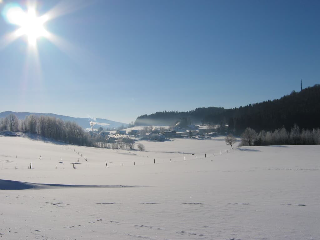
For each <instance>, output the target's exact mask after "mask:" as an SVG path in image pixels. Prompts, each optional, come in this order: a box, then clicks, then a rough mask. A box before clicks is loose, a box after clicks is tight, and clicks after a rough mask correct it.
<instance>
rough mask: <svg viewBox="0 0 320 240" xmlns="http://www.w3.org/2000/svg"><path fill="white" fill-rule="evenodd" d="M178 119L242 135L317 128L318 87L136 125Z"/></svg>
mask: <svg viewBox="0 0 320 240" xmlns="http://www.w3.org/2000/svg"><path fill="white" fill-rule="evenodd" d="M181 119H188V121H190V122H191V123H195V124H196V123H210V124H228V125H229V131H235V132H241V131H243V130H244V129H245V128H247V127H250V128H253V129H255V130H257V131H261V130H275V129H278V128H281V127H285V128H286V129H288V130H289V129H291V128H292V127H293V126H294V124H297V125H298V126H299V127H300V128H301V129H303V128H304V129H311V130H312V129H313V128H319V127H320V85H315V86H313V87H309V88H306V89H303V90H302V91H301V92H295V91H293V92H292V93H291V94H290V95H286V96H283V97H282V98H280V99H276V100H273V101H270V100H268V101H264V102H261V103H255V104H249V105H247V106H244V107H239V108H233V109H224V108H214V107H209V108H197V109H195V110H193V111H189V112H166V111H165V112H157V113H154V114H150V115H142V116H140V117H138V118H137V120H136V121H135V125H173V124H175V123H176V122H177V121H180V120H181Z"/></svg>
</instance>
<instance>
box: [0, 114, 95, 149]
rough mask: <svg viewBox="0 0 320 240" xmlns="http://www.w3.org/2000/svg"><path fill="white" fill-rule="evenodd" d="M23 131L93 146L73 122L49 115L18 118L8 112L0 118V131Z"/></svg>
mask: <svg viewBox="0 0 320 240" xmlns="http://www.w3.org/2000/svg"><path fill="white" fill-rule="evenodd" d="M5 130H8V131H12V132H23V133H30V134H37V135H40V136H42V137H45V138H50V139H53V140H57V141H62V142H65V143H68V144H76V145H80V146H93V145H94V141H93V140H92V139H91V137H90V135H89V134H88V133H87V132H85V131H84V130H83V128H81V127H80V126H79V125H77V124H76V123H74V122H68V121H66V122H64V121H63V120H61V119H58V118H54V117H49V116H35V115H29V116H27V117H26V118H25V119H23V120H21V119H18V118H17V116H16V115H14V114H10V115H9V116H7V117H5V118H1V119H0V131H5Z"/></svg>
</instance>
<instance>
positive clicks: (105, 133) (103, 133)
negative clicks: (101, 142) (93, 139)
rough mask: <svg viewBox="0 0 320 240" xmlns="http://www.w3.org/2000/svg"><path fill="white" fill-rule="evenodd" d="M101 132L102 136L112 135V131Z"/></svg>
mask: <svg viewBox="0 0 320 240" xmlns="http://www.w3.org/2000/svg"><path fill="white" fill-rule="evenodd" d="M99 134H100V136H102V137H107V136H109V135H110V132H106V131H103V132H100V133H99Z"/></svg>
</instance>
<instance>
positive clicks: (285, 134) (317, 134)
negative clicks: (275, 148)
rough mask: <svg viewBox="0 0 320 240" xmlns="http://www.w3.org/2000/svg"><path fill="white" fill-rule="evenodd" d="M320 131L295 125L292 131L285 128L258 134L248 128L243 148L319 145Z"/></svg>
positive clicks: (243, 137) (244, 135)
mask: <svg viewBox="0 0 320 240" xmlns="http://www.w3.org/2000/svg"><path fill="white" fill-rule="evenodd" d="M319 144H320V129H319V128H317V129H312V130H308V129H302V130H300V128H299V126H298V125H294V126H293V127H292V129H291V130H290V131H287V130H286V129H285V128H284V127H283V128H280V129H276V130H274V131H264V130H263V131H261V132H259V133H257V132H256V131H255V130H253V129H252V128H247V129H246V130H245V131H244V132H243V133H242V135H241V145H242V146H266V145H319Z"/></svg>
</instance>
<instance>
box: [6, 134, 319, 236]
mask: <svg viewBox="0 0 320 240" xmlns="http://www.w3.org/2000/svg"><path fill="white" fill-rule="evenodd" d="M142 143H143V144H144V145H145V147H146V150H147V151H146V152H138V151H123V150H109V149H95V148H89V147H78V146H72V145H62V144H60V145H59V144H53V143H45V142H41V141H35V140H30V139H27V138H22V137H15V138H12V137H0V174H1V175H0V176H1V177H0V179H1V180H0V189H1V188H2V189H4V188H5V187H9V188H10V189H14V188H16V189H18V188H20V189H23V188H24V187H25V188H26V189H25V190H0V199H1V200H0V237H2V238H3V239H227V240H230V239H242V240H244V239H245V240H247V239H279V240H280V239H281V240H282V239H290V240H292V239H297V240H298V239H299V240H301V239H320V229H319V226H320V225H319V223H320V185H319V182H320V172H319V169H320V161H319V160H320V159H319V153H320V146H270V147H241V148H235V149H231V148H230V147H229V146H226V144H225V142H224V139H223V138H222V137H220V138H215V139H213V140H194V139H177V140H174V141H167V142H163V143H159V142H142ZM220 153H221V154H220ZM205 154H206V158H205ZM81 155H82V156H81ZM85 159H87V160H85ZM170 159H171V161H170ZM78 161H79V162H78ZM154 161H155V164H154ZM30 163H32V167H33V169H28V167H29V166H30ZM72 163H76V164H72ZM106 163H107V167H106ZM134 163H135V165H134ZM73 166H75V168H76V169H74V168H73ZM4 180H13V181H20V182H10V181H4ZM41 184H42V185H41ZM43 184H56V185H54V186H52V185H43ZM59 184H60V185H59ZM66 185H68V186H66ZM78 185H88V186H87V187H84V186H80V187H77V186H78ZM27 186H28V187H27ZM29 187H31V188H29Z"/></svg>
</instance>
